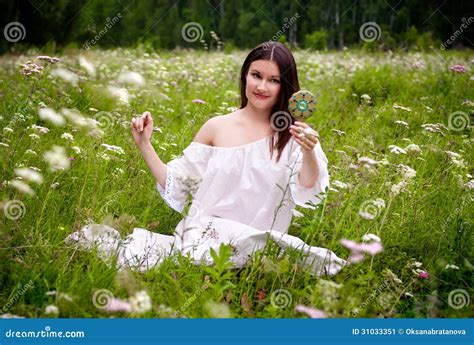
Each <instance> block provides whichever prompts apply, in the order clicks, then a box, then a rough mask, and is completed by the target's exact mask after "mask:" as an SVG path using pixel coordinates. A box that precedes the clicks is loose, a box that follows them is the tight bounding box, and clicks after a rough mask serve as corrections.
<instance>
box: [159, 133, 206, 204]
mask: <svg viewBox="0 0 474 345" xmlns="http://www.w3.org/2000/svg"><path fill="white" fill-rule="evenodd" d="M211 149H212V147H207V146H205V145H200V144H198V143H195V142H192V143H191V144H190V145H189V146H188V147H187V148H185V149H184V151H183V155H182V156H180V157H177V158H175V159H173V160H171V161H169V162H168V163H167V164H166V182H165V188H163V187H162V186H161V185H160V184H159V183H158V182H157V183H156V188H157V189H158V191H159V192H160V195H161V197H162V198H163V200H164V201H165V202H166V203H167V204H168V206H169V207H171V208H172V209H173V210H175V211H177V212H180V213H181V212H182V211H183V208H184V205H185V203H186V199H187V197H188V194H189V193H191V194H192V195H193V194H194V193H195V192H196V191H197V189H198V187H199V185H200V182H201V181H202V178H203V176H204V173H205V172H206V169H207V162H208V160H209V158H210V156H211V153H212V150H211Z"/></svg>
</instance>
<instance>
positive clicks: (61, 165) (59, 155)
mask: <svg viewBox="0 0 474 345" xmlns="http://www.w3.org/2000/svg"><path fill="white" fill-rule="evenodd" d="M43 158H44V160H45V161H46V162H48V163H49V165H50V169H51V171H56V170H61V169H62V170H67V169H69V167H70V166H71V162H70V161H69V159H68V157H67V156H66V150H65V149H64V148H63V147H61V146H57V145H54V146H53V148H52V150H50V151H46V152H45V153H44V155H43Z"/></svg>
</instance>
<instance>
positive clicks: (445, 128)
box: [0, 2, 474, 318]
mask: <svg viewBox="0 0 474 345" xmlns="http://www.w3.org/2000/svg"><path fill="white" fill-rule="evenodd" d="M140 4H143V3H142V2H140ZM226 4H227V2H226ZM157 5H160V4H157ZM232 5H233V6H237V3H233V4H232ZM140 6H144V7H143V8H142V10H143V11H145V10H146V11H152V8H148V7H145V5H140ZM196 6H197V5H196ZM228 6H231V5H228ZM313 9H314V8H313ZM313 9H312V8H308V10H309V11H313ZM131 10H132V9H131ZM104 11H105V9H104ZM107 13H109V12H107ZM311 13H314V14H315V15H316V13H315V12H311ZM227 15H228V16H230V14H226V16H227ZM146 24H147V25H148V24H149V23H146ZM143 25H145V24H143ZM160 37H161V36H160ZM219 37H220V36H219ZM287 38H289V36H288V35H287ZM207 39H208V40H209V38H207ZM237 42H238V41H236V45H237V44H238V43H237ZM160 44H161V43H160ZM224 47H225V45H224ZM247 52H248V51H239V52H232V53H231V52H221V51H215V50H213V51H211V52H204V51H202V50H195V51H176V52H174V53H172V54H171V53H169V52H166V51H158V52H157V51H156V50H155V49H154V48H153V45H152V44H149V43H148V41H147V40H146V39H144V40H143V41H142V42H141V43H139V44H137V47H135V48H133V49H125V48H120V49H107V50H104V49H101V48H100V47H94V48H93V49H92V50H90V51H88V52H85V51H83V50H78V51H77V50H73V48H72V47H71V48H68V53H67V54H61V55H58V57H59V58H61V62H59V63H57V64H55V65H49V64H47V63H45V62H40V61H39V60H37V59H36V56H38V55H44V52H43V51H40V50H36V49H31V50H29V51H28V53H27V54H26V55H16V54H12V55H7V56H4V57H3V60H2V62H3V63H2V65H1V66H0V79H1V80H2V83H0V95H1V97H2V102H0V127H1V131H0V143H1V144H0V171H1V176H2V178H1V180H0V186H1V188H0V205H1V206H2V216H1V218H0V266H1V269H0V285H1V286H2V289H1V290H0V306H2V308H3V306H6V305H8V306H9V307H8V308H7V310H6V312H7V313H11V314H15V315H19V316H24V317H50V316H51V315H48V314H46V313H45V308H46V306H48V305H51V304H54V305H56V306H58V308H59V317H110V316H111V315H110V314H109V313H106V312H104V311H102V310H100V309H98V308H96V307H95V306H94V304H93V302H92V296H93V294H94V292H95V291H97V290H99V289H107V290H109V291H110V292H111V293H113V295H114V296H115V297H117V298H127V297H129V295H130V293H131V288H130V286H134V287H135V288H134V290H133V291H132V292H134V291H140V290H146V291H148V293H149V295H150V298H151V301H152V305H153V309H152V310H151V311H149V312H147V313H145V314H143V315H141V316H143V317H170V316H172V315H176V316H177V317H206V316H210V315H213V314H212V313H210V312H209V311H208V310H207V309H206V308H205V305H206V304H207V303H208V301H211V302H212V303H210V305H211V306H215V305H216V304H217V306H219V307H222V306H223V305H225V306H227V308H228V309H229V310H230V313H231V315H232V316H234V317H262V318H263V317H289V318H295V317H305V316H304V315H303V314H301V313H297V312H295V309H294V307H295V305H297V304H303V305H307V306H311V307H313V308H317V309H320V310H323V311H325V312H326V313H327V315H328V317H336V318H338V317H371V318H376V317H451V318H452V317H471V316H472V308H471V309H470V307H469V306H465V307H462V308H459V309H456V308H453V307H451V306H450V304H449V302H448V301H449V296H450V293H451V292H452V291H454V290H455V289H462V290H464V291H466V292H467V293H469V294H470V296H472V263H473V262H474V257H473V253H472V247H473V245H472V244H473V232H472V231H471V230H470V227H471V228H472V222H473V218H472V211H471V208H470V202H471V200H472V199H471V197H472V188H471V189H469V186H470V185H471V186H472V182H469V181H472V175H473V166H472V159H471V158H470V157H471V155H472V154H470V153H471V152H472V150H473V147H472V145H473V139H472V127H466V128H464V129H460V130H453V129H449V128H450V127H449V118H450V115H451V114H452V113H454V112H456V111H460V112H463V113H465V114H467V115H471V114H472V95H471V94H472V91H471V89H472V87H471V84H472V81H471V80H470V78H471V75H470V72H466V73H454V72H452V71H450V70H449V67H450V66H451V65H454V64H461V65H465V66H469V63H470V62H469V61H470V59H471V58H472V57H471V55H470V52H468V51H467V52H456V51H445V52H443V55H439V54H434V53H431V52H424V51H420V52H416V53H405V52H400V51H393V52H388V51H387V52H380V51H377V52H375V53H374V54H367V53H364V52H363V51H360V50H351V49H349V50H347V51H341V52H325V53H315V52H311V51H307V50H296V51H294V54H295V59H296V61H297V62H298V75H299V80H300V85H301V87H302V88H305V89H308V90H310V91H312V92H313V93H314V94H315V95H316V96H317V100H318V107H317V112H316V114H315V115H314V116H313V117H311V118H309V119H308V120H307V122H308V123H309V124H310V125H312V126H313V127H314V128H315V129H317V130H318V132H319V133H320V141H321V146H322V148H323V150H324V152H325V153H326V155H327V158H328V162H329V174H330V176H331V187H332V188H331V189H330V190H329V191H328V194H327V197H326V200H325V202H324V204H321V205H319V207H318V208H316V209H315V210H312V209H306V208H304V209H303V208H300V207H297V210H298V211H300V212H301V213H302V214H303V217H300V218H296V217H294V218H293V219H292V223H291V226H290V229H289V233H290V234H291V235H294V236H298V237H299V238H301V239H302V240H303V241H305V242H306V243H308V244H310V245H313V246H318V247H324V248H329V249H331V250H332V251H334V252H335V253H336V255H338V256H339V257H341V258H347V257H348V256H349V251H348V250H347V249H346V248H344V247H342V246H341V244H340V240H341V239H342V238H347V239H351V240H354V241H358V242H360V241H361V240H362V236H364V235H365V234H368V233H373V234H377V235H379V236H380V237H381V239H382V243H383V245H384V251H383V252H382V253H380V254H378V255H376V256H374V257H373V258H372V257H370V256H367V257H366V258H365V260H364V261H362V262H360V263H357V264H354V265H352V266H350V267H347V268H344V269H343V270H342V271H341V272H340V273H339V274H337V275H336V276H321V277H317V276H311V275H310V274H309V271H308V269H307V268H305V267H304V265H303V263H302V262H301V261H302V260H301V259H302V258H301V254H300V253H299V252H298V251H292V250H285V251H282V250H281V249H280V247H279V246H278V245H277V244H275V243H273V242H270V243H269V244H268V246H267V248H265V250H262V251H261V252H257V253H255V254H254V255H253V256H252V257H251V258H250V260H249V263H248V264H247V265H246V266H245V267H243V268H240V269H238V270H237V269H234V268H232V267H231V262H230V261H231V260H230V259H231V255H232V248H231V247H229V246H222V247H220V248H219V250H217V248H216V250H215V251H212V252H211V253H210V255H211V257H212V258H213V260H214V261H215V263H214V264H213V265H212V266H209V267H207V266H203V265H195V263H194V262H193V261H191V260H189V259H188V258H186V257H182V256H177V257H174V256H172V257H170V258H167V259H165V260H164V262H163V263H162V264H160V265H159V266H157V267H155V268H152V269H150V270H149V271H148V272H146V273H141V272H133V273H132V274H130V276H127V278H126V280H130V281H131V283H130V282H128V281H127V282H126V283H124V282H123V280H124V279H123V277H122V276H121V274H120V273H119V272H118V271H117V267H115V266H114V265H113V264H112V265H108V264H106V263H105V262H103V261H102V260H101V258H100V256H99V252H97V251H92V252H89V251H82V250H76V249H74V248H71V247H69V246H66V245H65V243H64V239H65V238H66V237H67V236H68V235H69V234H71V233H72V232H74V231H77V230H79V229H81V228H82V227H83V226H84V225H85V224H87V223H88V222H95V223H105V224H108V225H111V226H112V227H114V228H115V229H117V230H119V232H120V233H121V235H122V237H123V238H124V237H125V236H126V235H128V234H130V233H131V232H132V231H133V229H134V228H135V227H140V228H145V229H149V230H151V231H154V232H157V233H160V234H166V235H171V234H173V232H174V229H175V227H176V225H177V224H178V223H179V222H180V221H181V219H182V215H181V214H179V213H177V212H175V211H173V210H172V209H170V208H169V207H168V206H167V205H166V203H165V202H164V201H163V200H162V199H161V198H160V196H159V195H158V192H157V191H156V190H155V181H154V180H153V177H152V176H151V174H150V173H149V171H148V170H147V167H146V165H145V163H144V161H143V159H142V158H141V156H140V153H139V152H138V150H137V148H136V147H135V144H134V143H133V141H132V137H131V133H130V119H131V118H132V116H136V115H137V114H139V113H141V112H143V111H145V110H150V111H151V112H152V115H153V118H154V121H155V126H156V127H157V130H156V131H155V132H154V134H153V138H152V144H153V146H154V148H155V150H156V151H157V154H158V155H159V157H160V159H161V160H162V161H164V162H169V161H170V160H171V159H172V158H173V157H175V156H177V155H180V154H181V153H182V150H184V149H185V148H186V147H187V145H189V143H190V142H191V140H192V138H193V137H194V135H195V133H196V132H197V131H198V130H199V128H200V127H201V126H202V124H204V123H205V122H206V121H207V120H208V119H209V118H211V117H213V116H217V115H218V114H228V113H230V112H232V111H234V110H233V109H234V107H238V105H239V97H238V91H239V90H238V86H237V85H238V78H239V71H240V67H241V65H240V64H241V62H242V57H243V56H245V54H246V53H247ZM79 56H84V57H85V58H87V60H88V61H89V62H90V63H91V64H92V65H93V66H95V68H96V69H97V71H96V75H95V76H91V75H89V74H88V73H87V72H86V70H85V69H84V68H83V67H81V66H80V65H79V62H78V57H79ZM27 61H33V62H35V63H39V64H41V65H42V66H43V67H44V69H43V71H42V73H41V74H37V75H34V76H29V77H27V76H24V75H22V74H20V73H19V71H20V67H19V66H20V65H22V64H24V63H26V62H27ZM59 67H61V68H64V69H67V70H69V71H70V72H73V73H75V74H76V75H77V76H78V84H77V85H71V84H70V83H68V82H66V81H64V80H62V79H60V78H58V77H54V76H53V74H52V71H53V70H54V69H56V68H59ZM123 69H128V70H131V71H135V72H138V73H140V74H141V75H143V77H144V78H145V80H146V85H145V86H143V87H136V86H124V87H126V88H127V90H128V91H129V93H130V95H131V97H130V100H129V103H130V104H124V103H122V102H120V101H118V100H116V99H114V98H111V97H110V95H109V94H108V91H107V89H108V86H110V85H116V84H117V77H118V75H119V73H120V72H121V71H122V70H123ZM196 98H199V99H202V100H204V101H206V104H197V103H193V102H192V100H193V99H196ZM44 106H47V107H50V108H52V109H55V110H56V111H60V109H62V108H70V109H73V108H74V109H77V111H79V112H80V113H81V114H82V115H83V116H84V117H86V118H96V116H97V114H98V113H99V112H106V113H108V116H109V117H108V118H109V119H110V120H111V121H109V122H107V123H108V125H106V126H105V127H104V128H103V134H102V135H98V133H95V135H94V133H90V130H89V129H87V128H82V127H79V126H76V125H74V124H73V123H71V122H70V121H68V122H67V123H66V124H65V125H63V126H55V125H53V124H51V123H50V122H47V121H45V120H43V119H40V118H39V116H38V110H39V108H40V107H44ZM395 121H404V122H406V123H407V125H406V126H405V125H403V124H400V123H396V122H395ZM424 124H434V125H437V126H438V127H439V128H440V132H433V131H428V130H426V129H423V127H422V125H424ZM33 125H36V126H43V127H45V128H48V129H49V131H48V133H41V132H40V131H39V129H38V128H35V127H33ZM158 128H159V130H158ZM335 130H337V131H339V132H337V131H335ZM64 133H69V134H70V135H72V136H73V140H72V141H70V140H69V139H66V137H64ZM102 144H109V145H116V146H120V147H121V148H123V150H124V154H123V155H122V154H116V153H111V152H108V153H107V152H106V151H105V149H104V147H103V146H102ZM410 144H416V145H418V146H419V147H420V150H421V153H419V154H414V153H410V152H407V153H406V154H395V153H392V152H390V148H389V147H390V145H396V146H398V147H400V148H404V149H406V148H407V146H408V145H410ZM53 145H60V146H62V147H64V148H65V150H66V152H67V156H68V157H70V158H71V167H70V168H69V170H58V171H50V169H49V166H48V164H47V163H46V162H45V161H44V159H43V155H44V153H45V152H46V151H48V150H50V149H51V148H52V146H53ZM74 147H77V148H79V149H80V151H76V150H75V149H74ZM104 153H107V155H108V158H109V159H106V158H104ZM456 154H458V155H459V157H458V158H456ZM362 157H369V158H371V159H373V160H376V161H378V162H379V163H378V164H376V165H374V166H367V165H365V164H362V163H361V162H360V161H359V159H360V158H362ZM401 165H405V166H409V167H411V168H412V169H414V170H416V176H415V177H413V179H412V180H410V181H411V182H410V183H409V184H408V185H407V186H406V187H405V190H404V191H402V192H400V193H399V194H397V195H393V193H392V192H391V188H392V187H393V186H394V185H395V184H397V183H399V182H401V181H402V176H401V173H400V167H401ZM19 167H31V168H34V169H37V170H38V172H40V173H41V174H42V176H43V179H44V180H43V183H41V184H35V183H30V182H28V181H26V180H23V181H24V182H27V183H28V185H29V186H30V187H31V188H32V189H33V190H34V193H35V194H34V195H28V194H23V193H21V192H20V191H18V190H17V189H16V188H14V187H13V186H12V185H10V184H9V182H10V181H12V180H14V179H15V176H16V173H15V169H17V168H19ZM336 181H339V183H337V182H336ZM341 183H344V184H346V186H344V184H341ZM469 183H470V184H469ZM376 198H382V199H383V200H384V201H385V203H386V207H385V208H384V209H383V211H382V212H381V213H380V214H379V215H378V216H377V217H376V218H375V219H373V220H366V219H363V218H361V217H360V215H359V211H360V208H361V205H362V204H363V203H364V202H366V201H368V200H374V199H376ZM10 200H19V201H21V202H22V203H23V205H24V207H25V210H26V212H24V213H23V215H22V217H20V218H18V219H10V218H7V217H6V216H5V210H4V208H3V207H5V205H6V203H7V202H8V201H10ZM419 264H421V266H420V267H418V265H419ZM448 265H455V267H457V269H456V268H453V267H452V266H448ZM447 267H448V268H447ZM416 269H422V270H426V271H427V272H428V273H429V275H430V276H429V278H427V279H421V278H419V277H418V274H417V273H416V271H415V270H416ZM414 271H415V272H414ZM30 280H31V281H32V285H33V286H34V288H27V289H23V288H24V287H25V286H26V284H28V283H29V282H30ZM51 291H57V292H58V293H66V294H67V295H69V296H70V297H71V299H72V302H71V301H69V300H67V299H65V298H61V297H59V296H58V295H53V294H52V293H51ZM277 291H286V293H287V296H288V297H291V298H289V299H288V304H285V305H284V306H281V305H278V304H277V303H276V302H275V300H277V298H276V292H277ZM48 292H49V294H47V293H48ZM407 293H408V294H407ZM213 303H214V304H213ZM223 309H225V308H223ZM0 310H2V311H3V309H0ZM114 316H115V314H114ZM118 316H125V317H130V316H131V315H129V314H123V315H122V314H119V315H118ZM135 316H136V315H133V317H135Z"/></svg>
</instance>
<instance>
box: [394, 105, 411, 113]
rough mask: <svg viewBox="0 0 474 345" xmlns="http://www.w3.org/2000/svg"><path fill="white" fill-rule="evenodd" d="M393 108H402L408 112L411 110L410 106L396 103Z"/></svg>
mask: <svg viewBox="0 0 474 345" xmlns="http://www.w3.org/2000/svg"><path fill="white" fill-rule="evenodd" d="M393 109H400V110H404V111H408V112H411V111H412V110H411V109H410V108H408V107H404V106H401V105H398V104H394V105H393Z"/></svg>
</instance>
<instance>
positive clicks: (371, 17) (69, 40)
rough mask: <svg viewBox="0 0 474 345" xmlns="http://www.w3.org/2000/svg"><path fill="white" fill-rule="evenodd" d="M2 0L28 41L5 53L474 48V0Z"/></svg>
mask: <svg viewBox="0 0 474 345" xmlns="http://www.w3.org/2000/svg"><path fill="white" fill-rule="evenodd" d="M0 4H1V8H2V14H1V15H0V18H1V24H2V27H3V28H5V27H6V25H8V24H9V23H11V22H19V23H21V24H22V25H23V26H24V28H25V34H24V39H22V40H21V41H19V42H16V43H12V42H9V41H8V40H2V41H1V43H0V51H1V52H7V51H19V50H22V49H26V48H27V47H29V46H31V45H33V46H36V47H41V48H43V49H45V50H55V49H56V48H58V47H79V48H80V47H86V49H88V48H91V47H96V46H97V47H106V48H109V47H115V46H135V45H144V46H146V47H149V48H153V49H159V48H163V49H173V48H176V47H183V48H184V47H192V48H203V49H226V50H227V49H228V50H231V49H233V48H250V47H253V46H255V45H256V44H258V43H261V42H264V41H269V40H278V41H281V42H287V43H288V44H290V45H291V46H294V47H295V46H296V47H301V48H308V49H318V50H323V49H342V48H344V47H351V46H354V45H361V44H362V45H364V46H365V47H366V48H369V49H384V50H387V49H411V48H418V49H429V48H430V47H434V48H439V47H440V46H441V45H442V44H444V45H445V48H460V47H461V48H464V47H467V48H472V42H473V41H474V39H472V37H473V35H472V33H473V31H474V17H473V16H474V11H473V4H474V2H473V1H469V0H467V1H464V0H462V1H456V2H454V1H444V0H442V1H429V0H418V1H417V0H319V1H317V0H313V1H308V0H298V1H296V0H295V1H287V0H273V1H270V0H267V1H265V0H261V1H259V0H239V1H237V0H207V1H205V0H203V1H191V0H178V1H165V0H149V1H145V0H143V1H139V0H76V1H67V0H52V1H47V0H29V1H27V0H16V1H5V0H1V1H0ZM191 22H193V23H198V24H189V23H191ZM368 22H374V23H376V24H377V26H378V27H377V26H372V27H370V28H369V29H370V30H371V31H367V34H368V35H370V36H369V37H368V38H366V39H361V34H362V33H361V32H360V28H361V26H362V25H363V24H364V23H368ZM471 23H472V24H471ZM193 25H194V26H193ZM201 28H202V30H201ZM378 28H380V29H378ZM5 30H6V29H5ZM186 30H188V31H186ZM456 33H457V34H456ZM4 35H5V32H4ZM374 35H375V36H374ZM453 35H454V36H453ZM450 38H451V39H450ZM453 38H454V39H453ZM447 41H450V42H449V44H448V43H446V42H447Z"/></svg>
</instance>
